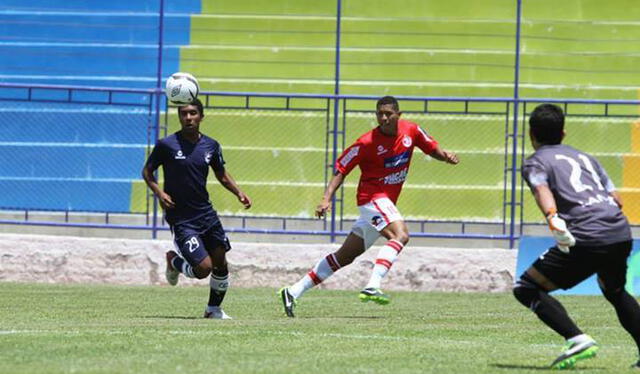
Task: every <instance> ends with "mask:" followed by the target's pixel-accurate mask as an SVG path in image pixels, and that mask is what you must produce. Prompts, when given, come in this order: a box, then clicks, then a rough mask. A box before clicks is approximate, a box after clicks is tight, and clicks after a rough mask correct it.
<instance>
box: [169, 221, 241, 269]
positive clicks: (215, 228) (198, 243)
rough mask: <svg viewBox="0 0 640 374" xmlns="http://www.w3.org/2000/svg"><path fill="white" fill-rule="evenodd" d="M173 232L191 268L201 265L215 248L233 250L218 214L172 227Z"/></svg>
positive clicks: (176, 243) (181, 253)
mask: <svg viewBox="0 0 640 374" xmlns="http://www.w3.org/2000/svg"><path fill="white" fill-rule="evenodd" d="M171 232H172V233H173V242H174V244H175V246H176V248H177V249H178V251H179V252H180V255H181V256H182V257H183V258H184V259H185V260H187V262H188V263H189V265H191V266H197V265H199V264H200V263H201V262H202V260H204V259H205V258H206V257H207V256H208V255H209V251H211V250H213V249H215V248H218V247H223V248H224V250H225V251H229V250H230V249H231V244H230V243H229V238H227V234H226V233H225V232H224V228H223V227H222V224H221V223H220V220H219V219H218V216H217V215H216V214H213V215H206V216H204V217H201V218H198V219H195V220H193V221H189V222H185V223H178V224H175V225H171Z"/></svg>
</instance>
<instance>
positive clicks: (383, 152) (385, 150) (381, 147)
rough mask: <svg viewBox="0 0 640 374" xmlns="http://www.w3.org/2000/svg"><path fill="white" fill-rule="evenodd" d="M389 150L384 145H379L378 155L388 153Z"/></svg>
mask: <svg viewBox="0 0 640 374" xmlns="http://www.w3.org/2000/svg"><path fill="white" fill-rule="evenodd" d="M387 152H388V150H387V149H385V148H384V146H381V145H379V146H378V156H380V155H382V154H385V153H387Z"/></svg>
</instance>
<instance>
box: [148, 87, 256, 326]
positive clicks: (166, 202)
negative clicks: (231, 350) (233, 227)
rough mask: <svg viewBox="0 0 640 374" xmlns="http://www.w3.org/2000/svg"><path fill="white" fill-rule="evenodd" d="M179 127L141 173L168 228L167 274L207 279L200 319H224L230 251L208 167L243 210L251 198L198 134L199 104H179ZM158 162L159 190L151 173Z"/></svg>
mask: <svg viewBox="0 0 640 374" xmlns="http://www.w3.org/2000/svg"><path fill="white" fill-rule="evenodd" d="M178 116H179V118H180V125H181V126H182V128H181V130H180V131H178V132H176V133H175V134H172V135H170V136H168V137H166V138H164V139H160V140H159V141H158V143H157V144H156V145H155V147H154V148H153V151H152V152H151V155H149V159H148V160H147V163H146V165H145V166H144V168H143V169H142V177H143V178H144V181H145V182H146V183H147V185H148V186H149V188H150V189H151V190H152V191H153V193H154V194H155V195H156V196H157V198H158V201H159V202H160V205H161V206H162V208H163V209H164V211H165V219H166V220H167V222H168V223H169V225H170V226H171V232H172V233H173V238H174V244H175V246H176V249H177V251H178V252H177V253H176V252H174V251H169V252H167V254H166V258H167V269H166V277H167V282H169V284H171V285H173V286H175V285H176V284H177V283H178V276H179V274H180V273H182V274H183V275H184V276H186V277H189V278H198V279H204V278H206V277H209V276H210V278H209V284H210V286H211V288H210V292H209V302H208V304H207V307H206V309H205V313H204V317H205V318H216V319H229V318H230V317H229V316H228V315H227V314H226V313H225V312H224V311H223V310H222V309H221V308H220V305H221V303H222V300H223V299H224V296H225V294H226V292H227V288H228V287H229V271H228V269H227V260H226V252H227V251H229V250H230V249H231V245H230V244H229V239H228V238H227V236H226V234H225V231H224V229H223V228H222V224H221V223H220V220H219V219H218V215H217V213H216V211H215V210H214V209H213V207H212V206H211V202H210V201H209V193H208V192H207V188H206V186H207V176H208V175H209V167H211V169H212V170H213V173H214V175H215V176H216V179H218V181H219V182H220V184H222V186H223V187H225V188H226V189H227V190H229V191H231V192H232V193H233V194H234V195H236V196H237V198H238V201H239V202H240V203H241V204H243V205H244V207H245V208H246V209H249V208H250V207H251V199H249V197H248V196H247V195H246V194H245V193H244V192H242V190H240V188H239V187H238V185H237V184H236V182H235V181H234V179H233V178H232V177H231V174H229V172H228V171H227V170H226V168H225V162H224V159H223V158H222V150H221V148H220V144H219V143H218V142H217V141H215V140H214V139H212V138H210V137H208V136H206V135H204V134H202V133H201V132H200V122H201V121H202V119H203V118H204V109H203V106H202V102H200V100H198V99H195V100H194V101H193V102H191V104H189V105H184V106H180V107H178ZM161 165H162V168H163V171H164V190H162V189H160V186H159V185H158V182H157V181H156V179H155V177H154V175H153V173H154V172H155V170H156V169H157V168H158V167H159V166H161Z"/></svg>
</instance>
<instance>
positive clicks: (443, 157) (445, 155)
mask: <svg viewBox="0 0 640 374" xmlns="http://www.w3.org/2000/svg"><path fill="white" fill-rule="evenodd" d="M429 156H431V157H433V158H435V159H436V160H438V161H444V162H446V163H447V164H452V165H456V164H457V163H458V162H460V160H459V159H458V155H457V154H455V152H451V151H445V150H443V149H441V148H440V147H437V148H436V149H434V150H433V152H431V153H430V154H429Z"/></svg>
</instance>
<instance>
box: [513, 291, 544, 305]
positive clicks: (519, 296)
mask: <svg viewBox="0 0 640 374" xmlns="http://www.w3.org/2000/svg"><path fill="white" fill-rule="evenodd" d="M513 296H514V297H515V298H516V300H518V301H519V302H520V304H522V305H524V306H526V307H527V308H531V307H532V306H533V305H534V303H535V302H536V301H537V300H538V298H539V297H538V290H537V289H535V288H529V287H524V286H516V287H514V288H513Z"/></svg>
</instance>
